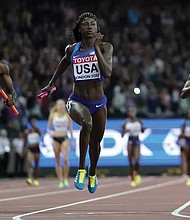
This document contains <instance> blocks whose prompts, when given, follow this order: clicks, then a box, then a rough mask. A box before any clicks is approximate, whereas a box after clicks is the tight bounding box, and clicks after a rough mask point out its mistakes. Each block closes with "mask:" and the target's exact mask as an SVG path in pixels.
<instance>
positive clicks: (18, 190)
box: [0, 177, 118, 194]
mask: <svg viewBox="0 0 190 220" xmlns="http://www.w3.org/2000/svg"><path fill="white" fill-rule="evenodd" d="M117 178H118V177H111V181H112V182H114V183H115V182H116V181H118V180H117ZM50 181H52V180H50ZM22 182H24V180H23V181H22ZM106 182H108V181H107V180H106V181H104V183H106ZM109 182H110V180H109ZM52 186H54V187H55V188H56V187H57V184H56V183H55V181H53V182H52V184H48V185H45V186H39V187H37V188H35V190H42V189H47V190H50V188H51V189H52ZM24 190H25V191H28V192H29V191H32V192H34V187H32V186H26V187H25V186H20V188H14V189H0V194H3V193H10V192H23V191H24Z"/></svg>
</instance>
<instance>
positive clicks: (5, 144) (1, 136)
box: [0, 129, 10, 177]
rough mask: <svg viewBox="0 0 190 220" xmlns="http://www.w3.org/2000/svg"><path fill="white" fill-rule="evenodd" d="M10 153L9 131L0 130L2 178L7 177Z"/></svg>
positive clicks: (0, 172) (0, 169)
mask: <svg viewBox="0 0 190 220" xmlns="http://www.w3.org/2000/svg"><path fill="white" fill-rule="evenodd" d="M9 153H10V141H9V139H8V134H7V130H5V129H1V130H0V177H5V176H6V175H7V166H8V161H9Z"/></svg>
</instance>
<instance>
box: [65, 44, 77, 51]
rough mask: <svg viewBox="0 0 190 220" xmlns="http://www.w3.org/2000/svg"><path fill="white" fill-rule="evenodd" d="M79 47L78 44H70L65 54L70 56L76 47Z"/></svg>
mask: <svg viewBox="0 0 190 220" xmlns="http://www.w3.org/2000/svg"><path fill="white" fill-rule="evenodd" d="M76 45H77V43H73V44H68V45H67V46H66V47H65V53H68V54H72V52H73V50H74V48H75V46H76Z"/></svg>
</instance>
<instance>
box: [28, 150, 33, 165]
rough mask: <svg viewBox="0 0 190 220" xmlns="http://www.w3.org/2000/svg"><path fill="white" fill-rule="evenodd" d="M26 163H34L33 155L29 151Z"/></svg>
mask: <svg viewBox="0 0 190 220" xmlns="http://www.w3.org/2000/svg"><path fill="white" fill-rule="evenodd" d="M27 161H28V163H29V164H31V163H32V162H33V161H34V153H32V152H31V151H30V150H28V152H27Z"/></svg>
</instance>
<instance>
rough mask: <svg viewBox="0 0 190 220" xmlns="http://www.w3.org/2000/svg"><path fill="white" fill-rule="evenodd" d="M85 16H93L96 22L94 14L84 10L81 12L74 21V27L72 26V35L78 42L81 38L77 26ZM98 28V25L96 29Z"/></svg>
mask: <svg viewBox="0 0 190 220" xmlns="http://www.w3.org/2000/svg"><path fill="white" fill-rule="evenodd" d="M87 17H88V18H93V19H94V20H95V21H96V22H98V19H97V17H96V15H95V14H93V13H91V12H84V13H83V14H81V15H80V16H79V17H78V19H77V21H76V24H75V27H74V28H73V35H74V38H75V41H76V42H79V41H81V40H82V37H81V33H80V32H79V26H80V23H81V21H82V20H84V19H85V18H87ZM99 30H100V28H99V26H98V31H99Z"/></svg>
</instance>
